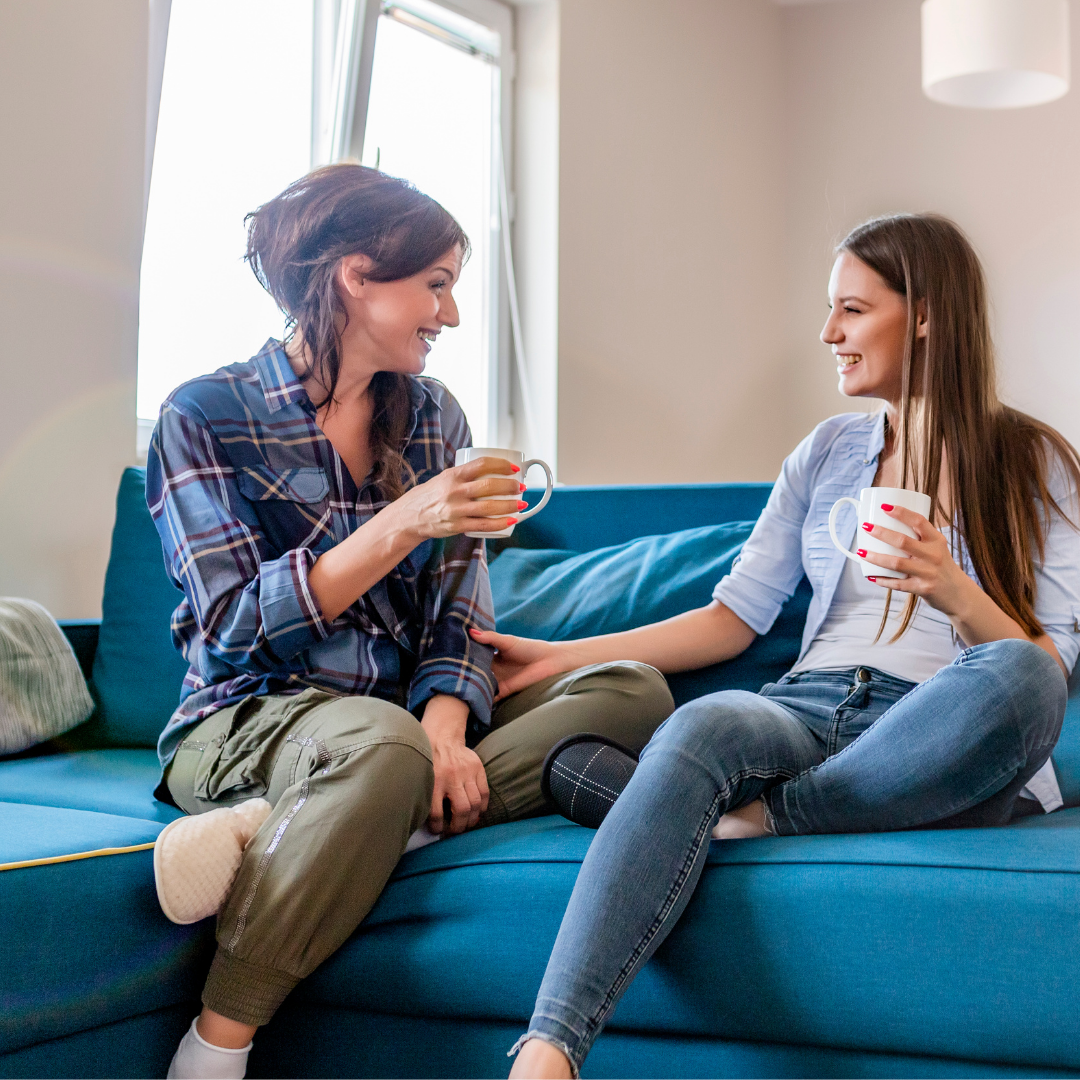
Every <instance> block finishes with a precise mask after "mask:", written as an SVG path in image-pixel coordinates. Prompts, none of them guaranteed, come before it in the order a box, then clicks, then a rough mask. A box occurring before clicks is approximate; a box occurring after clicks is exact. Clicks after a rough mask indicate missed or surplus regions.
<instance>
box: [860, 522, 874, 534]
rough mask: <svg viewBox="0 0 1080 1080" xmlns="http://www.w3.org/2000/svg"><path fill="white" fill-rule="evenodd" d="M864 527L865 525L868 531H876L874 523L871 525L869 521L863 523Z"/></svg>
mask: <svg viewBox="0 0 1080 1080" xmlns="http://www.w3.org/2000/svg"><path fill="white" fill-rule="evenodd" d="M862 527H863V528H864V529H865V530H866V531H867V532H873V531H874V526H873V525H871V524H870V522H869V521H864V522H863V523H862Z"/></svg>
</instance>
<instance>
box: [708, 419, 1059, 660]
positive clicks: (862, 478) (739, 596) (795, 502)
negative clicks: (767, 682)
mask: <svg viewBox="0 0 1080 1080" xmlns="http://www.w3.org/2000/svg"><path fill="white" fill-rule="evenodd" d="M884 447H885V414H884V412H881V413H878V414H877V415H867V414H865V413H844V414H843V415H841V416H834V417H832V418H831V419H829V420H826V421H824V423H821V424H819V425H818V426H817V427H816V428H815V429H814V430H813V431H812V432H811V433H810V434H809V435H808V436H807V437H806V438H805V439H803V441H802V442H801V443H799V445H798V446H797V447H796V448H795V450H794V452H793V453H792V454H791V455H790V456H789V457H788V458H787V460H786V461H785V462H784V465H783V468H782V469H781V470H780V476H779V478H778V479H777V481H776V485H775V487H774V488H773V490H772V494H771V495H770V496H769V501H768V503H767V504H766V506H765V509H764V510H763V511H762V512H761V517H759V518H758V521H757V524H756V525H755V526H754V531H753V532H752V533H751V534H750V537H749V539H747V541H746V543H745V544H744V545H743V549H742V554H741V555H740V556H739V558H738V560H737V561H736V563H735V565H734V566H733V567H732V570H731V573H730V574H728V575H727V576H726V577H725V578H723V579H722V580H721V581H720V583H719V584H718V585H717V586H716V588H715V589H714V590H713V597H714V598H715V599H716V600H719V601H720V602H721V603H723V604H724V605H726V606H727V607H729V608H730V609H731V610H732V611H733V612H735V614H736V615H738V616H739V618H740V619H742V620H743V622H745V623H746V624H747V625H748V626H749V627H750V628H751V629H753V630H755V631H756V632H757V633H759V634H765V633H767V632H768V630H769V628H770V627H771V626H772V624H773V622H774V621H775V619H776V616H777V615H778V614H779V613H780V609H781V607H783V605H784V602H785V601H786V600H787V599H788V598H789V597H790V596H791V594H792V593H793V592H794V591H795V589H796V587H797V586H798V584H799V581H800V580H801V579H802V576H803V574H805V575H806V577H807V578H808V580H809V581H810V584H811V586H812V587H813V590H814V596H813V599H812V600H811V602H810V608H809V610H808V611H807V615H806V627H805V629H804V631H803V640H802V650H801V651H800V653H799V659H800V660H801V659H802V658H803V656H804V655H805V653H806V650H807V649H808V648H809V647H810V643H811V642H812V641H813V640H814V637H815V635H816V634H817V632H818V631H819V630H820V629H821V625H822V623H824V621H825V618H826V616H827V615H828V613H829V608H830V606H831V605H832V601H833V596H834V595H835V593H836V587H837V584H838V583H839V581H840V575H841V573H842V572H843V569H844V562H845V559H844V554H843V552H841V551H840V550H839V549H838V548H837V547H836V545H835V544H834V543H833V542H832V538H831V537H830V536H829V511H830V510H831V509H832V506H833V503H835V502H836V500H837V499H840V498H843V497H844V496H845V495H847V496H850V497H852V498H858V495H859V491H860V490H861V489H862V488H865V487H871V486H872V485H873V483H874V476H875V474H876V473H877V466H878V457H879V455H880V454H881V452H882V450H883V449H884ZM1049 487H1050V493H1051V494H1052V495H1053V496H1054V498H1055V499H1056V500H1057V502H1058V504H1059V505H1060V506H1061V507H1063V508H1064V509H1066V511H1067V512H1069V513H1070V514H1073V515H1075V513H1076V507H1077V500H1076V493H1075V491H1073V490H1072V488H1071V485H1070V484H1069V482H1068V480H1067V478H1066V476H1065V474H1064V471H1063V470H1061V469H1058V470H1054V471H1053V472H1052V475H1051V479H1050V484H1049ZM1074 520H1075V516H1074ZM837 525H838V528H837V536H838V537H839V539H840V540H841V541H842V542H843V544H844V546H845V547H846V548H848V549H850V547H851V543H852V540H853V539H854V537H855V531H856V529H857V528H858V522H857V521H856V520H855V515H854V514H843V515H841V516H840V519H839V521H838V523H837ZM959 562H960V564H961V565H962V566H963V568H964V571H965V572H966V573H967V574H968V576H969V577H971V578H972V579H974V580H975V581H978V576H977V575H976V573H975V569H974V567H973V566H972V564H971V559H970V556H969V555H968V552H967V548H966V547H965V546H964V545H963V544H962V543H961V549H960V558H959ZM1035 577H1036V587H1037V592H1036V596H1035V615H1036V617H1037V618H1038V619H1039V622H1040V623H1042V625H1043V628H1044V629H1045V630H1046V633H1047V634H1048V635H1049V636H1050V638H1051V640H1052V641H1053V642H1054V644H1055V645H1056V646H1057V651H1058V655H1059V656H1060V657H1061V660H1062V663H1064V665H1065V667H1066V668H1067V669H1068V670H1069V671H1071V670H1072V668H1073V666H1074V665H1075V663H1076V658H1077V654H1078V653H1080V621H1078V620H1080V532H1078V531H1077V530H1076V529H1074V528H1073V527H1072V525H1071V524H1070V523H1069V522H1067V521H1065V520H1064V519H1063V518H1062V517H1061V515H1060V514H1056V513H1055V514H1053V515H1052V517H1051V521H1050V527H1049V529H1048V530H1047V536H1046V552H1045V559H1044V560H1043V563H1042V565H1041V566H1036V573H1035Z"/></svg>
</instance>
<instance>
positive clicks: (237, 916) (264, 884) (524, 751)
mask: <svg viewBox="0 0 1080 1080" xmlns="http://www.w3.org/2000/svg"><path fill="white" fill-rule="evenodd" d="M673 708H674V704H673V702H672V700H671V694H670V693H669V691H668V688H667V684H666V683H665V681H664V679H663V676H661V675H660V673H659V672H657V671H656V670H655V669H653V668H651V667H648V666H646V665H644V664H636V663H631V662H628V661H620V662H617V663H610V664H596V665H594V666H591V667H586V668H580V669H579V670H577V671H572V672H567V673H566V674H563V675H557V676H554V677H552V678H549V679H545V680H543V681H542V682H539V683H537V684H536V685H534V686H531V687H529V688H528V689H526V690H522V691H521V692H520V693H518V694H514V695H513V696H512V697H509V698H507V699H506V700H505V701H503V702H501V703H500V704H499V705H497V706H496V708H495V710H494V714H493V717H492V729H491V731H490V733H489V734H488V735H487V736H486V737H485V738H484V739H482V740H481V741H480V742H479V743H477V744H476V746H475V747H474V750H475V751H476V753H477V755H478V756H479V758H480V760H481V761H482V762H483V764H484V769H485V770H486V773H487V779H488V786H489V788H490V792H491V794H490V799H489V804H488V809H487V812H486V813H485V814H484V815H483V816H482V817H481V819H480V827H483V826H485V825H495V824H499V823H500V822H504V821H515V820H517V819H520V818H524V817H529V816H532V815H535V814H538V813H541V812H543V811H544V800H543V796H542V795H541V793H540V770H541V766H542V764H543V761H544V758H545V756H546V755H547V752H548V750H550V749H551V747H552V746H554V745H555V743H557V742H558V741H559V740H560V739H562V738H564V737H565V736H567V735H573V734H576V733H578V732H582V731H591V732H595V733H597V734H600V735H606V736H607V737H608V738H611V739H615V740H617V741H618V742H621V743H624V744H625V745H626V746H629V747H631V748H632V749H634V750H635V751H637V750H640V749H641V748H642V747H643V746H644V745H645V743H647V742H648V741H649V738H650V737H651V735H652V733H653V731H654V730H655V729H656V728H657V727H658V726H659V725H660V723H661V722H662V721H663V720H664V719H666V718H667V716H668V715H669V714H670V713H671V711H672V709H673ZM166 781H167V783H168V787H169V791H170V793H171V794H172V797H173V799H175V800H176V803H177V805H178V806H180V807H181V808H182V809H183V810H185V811H186V812H187V813H189V814H201V813H205V812H206V811H208V810H213V809H215V808H217V807H219V806H230V805H233V804H235V803H238V802H243V801H244V800H245V799H253V798H257V797H263V798H266V799H267V800H268V801H269V802H270V803H271V804H272V805H273V807H274V809H273V812H272V813H271V814H270V816H269V817H268V818H267V819H266V821H265V823H264V824H263V825H262V827H261V828H260V829H259V831H258V832H257V833H256V835H255V837H254V838H253V840H252V841H251V843H250V844H249V845H248V847H247V850H246V851H245V853H244V858H243V861H242V862H241V865H240V872H239V874H238V876H237V878H236V883H235V885H234V886H233V890H232V892H231V893H230V895H229V898H228V900H227V901H226V903H225V906H224V908H222V910H221V913H220V914H219V916H218V924H217V941H218V948H217V953H216V955H215V957H214V962H213V965H212V966H211V968H210V975H209V977H208V978H207V981H206V987H205V989H204V991H203V1003H204V1004H205V1005H206V1006H207V1007H209V1008H211V1009H213V1010H214V1011H215V1012H218V1013H220V1014H221V1015H223V1016H227V1017H229V1018H231V1019H233V1020H239V1021H241V1022H243V1023H246V1024H254V1025H261V1024H265V1023H266V1022H267V1021H268V1020H269V1019H270V1017H271V1016H273V1014H274V1012H275V1011H276V1009H277V1008H278V1006H279V1005H280V1004H281V1002H282V1001H283V1000H284V999H285V997H286V995H287V994H288V993H289V991H290V990H291V989H292V988H293V987H294V986H295V985H296V984H297V983H298V982H299V981H300V980H301V979H302V978H304V977H305V976H307V975H309V974H310V973H311V972H312V971H314V970H315V968H316V967H318V965H319V964H321V963H322V961H323V960H325V959H326V958H327V957H328V956H330V955H331V954H332V953H333V952H335V951H336V950H337V949H338V948H340V947H341V945H343V944H344V943H345V941H346V940H347V939H348V937H349V935H350V934H352V932H353V931H354V930H355V929H356V927H357V926H358V925H359V924H360V922H361V920H363V918H364V916H365V915H367V913H368V912H369V911H370V910H371V908H372V907H373V905H374V904H375V901H376V900H377V899H378V898H379V894H380V893H381V892H382V890H383V887H384V886H385V885H386V882H387V880H388V879H389V877H390V874H391V873H392V872H393V870H394V867H395V866H396V865H397V862H398V860H399V859H400V858H401V855H402V852H403V851H404V850H405V845H406V843H407V842H408V839H409V837H410V836H411V835H412V833H413V832H415V831H416V830H417V829H418V828H419V827H420V826H421V825H423V824H424V822H425V821H426V819H427V817H428V814H429V813H430V811H431V797H432V792H433V789H434V774H433V772H432V766H431V745H430V743H429V742H428V739H427V735H426V734H425V732H424V730H423V728H422V727H421V726H420V724H419V723H418V722H417V721H416V718H415V717H414V716H413V715H412V714H411V713H409V712H407V711H406V710H405V709H403V708H400V707H399V706H397V705H394V704H392V703H391V702H388V701H382V700H380V699H378V698H370V697H335V696H333V695H331V694H327V693H325V692H323V691H321V690H310V689H309V690H305V691H304V692H303V693H301V694H297V695H294V696H284V695H277V696H269V697H251V698H248V699H246V700H245V701H242V702H241V703H240V704H239V705H234V706H231V707H230V708H227V709H222V710H221V711H220V712H216V713H214V714H213V715H212V716H210V717H208V718H207V719H206V720H204V721H203V722H202V723H201V724H200V725H199V726H198V727H197V728H195V729H194V730H193V731H192V732H191V733H190V734H189V735H188V737H187V738H186V739H185V740H184V741H183V742H182V743H181V744H180V747H179V749H178V750H177V752H176V756H175V758H174V759H173V761H172V763H171V765H170V766H169V769H168V772H167V774H166Z"/></svg>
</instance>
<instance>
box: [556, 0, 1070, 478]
mask: <svg viewBox="0 0 1080 1080" xmlns="http://www.w3.org/2000/svg"><path fill="white" fill-rule="evenodd" d="M561 42H562V57H561V74H560V122H561V133H560V184H559V211H560V228H559V246H560V252H559V366H558V383H559V395H558V400H559V419H558V426H559V463H560V479H561V480H563V481H564V482H566V483H591V482H602V481H612V482H632V483H643V482H659V481H669V482H670V481H679V480H756V479H771V478H772V477H773V476H775V473H776V470H777V468H778V466H779V464H780V461H781V460H782V458H783V456H784V454H786V453H787V452H788V451H789V450H790V449H791V448H792V447H793V446H794V444H795V443H796V442H797V441H798V440H799V439H800V438H801V437H802V435H803V434H805V433H806V432H807V431H808V430H809V429H810V428H811V427H812V426H813V425H814V424H815V423H817V422H818V421H820V420H821V419H823V418H825V417H826V416H829V415H832V414H833V413H836V412H841V411H845V410H847V409H852V408H864V407H870V405H871V403H852V402H849V401H848V400H847V399H844V398H842V397H841V396H840V395H839V394H838V393H837V391H836V377H835V373H834V369H833V365H832V361H831V357H830V354H829V351H828V349H827V348H826V347H825V346H823V345H822V344H821V343H820V342H819V341H818V337H817V335H818V333H819V331H820V329H821V324H822V322H823V321H824V316H825V312H826V307H825V288H826V282H827V277H828V270H829V265H830V263H831V251H832V247H833V244H834V243H835V242H836V241H837V240H838V239H839V238H840V237H842V236H843V234H844V233H845V232H846V231H847V230H848V229H849V228H851V227H852V226H853V225H855V224H857V223H858V222H859V221H861V220H863V219H865V218H866V217H868V216H870V215H873V214H879V213H886V212H890V211H896V210H936V211H939V212H942V213H945V214H948V215H950V216H951V217H953V218H955V219H956V220H957V221H958V222H959V223H960V224H961V225H962V226H963V227H964V228H965V229H966V230H967V231H968V233H969V235H970V236H971V238H972V240H973V241H974V242H975V245H976V247H977V248H978V250H979V252H980V254H981V255H982V257H983V260H984V262H985V265H986V267H987V271H988V275H989V279H990V286H991V291H992V296H993V300H994V312H995V327H996V334H997V341H998V346H999V353H1000V358H1001V384H1002V392H1003V395H1004V396H1005V397H1006V399H1007V400H1009V401H1010V402H1011V403H1013V404H1016V405H1018V406H1019V407H1021V408H1024V409H1026V410H1028V411H1030V412H1032V413H1035V414H1036V415H1038V416H1039V417H1041V418H1043V419H1046V420H1048V421H1049V422H1051V423H1053V424H1054V425H1055V426H1057V427H1059V428H1060V429H1061V430H1062V431H1063V432H1064V433H1065V434H1066V435H1067V436H1068V437H1069V438H1070V439H1072V441H1073V442H1074V443H1078V444H1080V409H1078V408H1077V405H1078V403H1080V91H1078V90H1076V89H1074V90H1073V91H1072V92H1071V93H1070V94H1068V95H1067V96H1066V97H1065V98H1064V99H1062V100H1061V101H1058V102H1055V103H1053V104H1050V105H1045V106H1040V107H1037V108H1031V109H1020V110H1015V111H994V112H990V111H981V110H964V109H953V108H948V107H946V106H942V105H937V104H934V103H933V102H930V101H928V100H927V99H926V98H925V97H923V95H922V92H921V88H920V42H919V0H833V2H830V3H812V2H811V3H798V4H787V5H784V6H778V5H775V4H773V3H772V2H770V0H749V2H743V0H562V30H561ZM1073 42H1074V45H1073V48H1074V56H1073V70H1074V72H1080V54H1078V52H1077V50H1078V48H1080V45H1078V44H1077V42H1080V33H1078V32H1075V31H1074V34H1073Z"/></svg>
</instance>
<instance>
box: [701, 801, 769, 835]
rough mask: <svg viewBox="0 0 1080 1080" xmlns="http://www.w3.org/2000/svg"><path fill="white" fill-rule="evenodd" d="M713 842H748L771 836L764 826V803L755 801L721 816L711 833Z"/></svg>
mask: <svg viewBox="0 0 1080 1080" xmlns="http://www.w3.org/2000/svg"><path fill="white" fill-rule="evenodd" d="M712 836H713V839H714V840H748V839H750V838H751V837H754V836H772V833H771V832H769V830H768V828H767V826H766V824H765V803H764V802H763V801H762V800H761V799H755V800H754V801H753V802H752V803H750V804H749V805H748V806H740V807H739V809H738V810H729V811H728V812H727V813H726V814H723V815H721V817H720V821H719V822H718V823H717V825H716V828H715V829H713V831H712Z"/></svg>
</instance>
